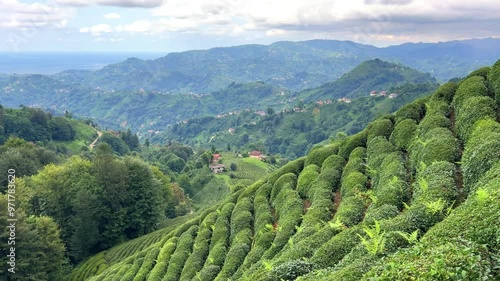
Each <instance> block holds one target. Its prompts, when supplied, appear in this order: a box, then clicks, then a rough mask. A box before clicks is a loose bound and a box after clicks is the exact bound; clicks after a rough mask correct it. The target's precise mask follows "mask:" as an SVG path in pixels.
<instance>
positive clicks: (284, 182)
mask: <svg viewBox="0 0 500 281" xmlns="http://www.w3.org/2000/svg"><path fill="white" fill-rule="evenodd" d="M296 182H297V176H296V175H295V174H294V173H287V174H284V175H282V176H281V177H280V178H279V179H278V180H277V181H276V182H275V183H274V185H273V189H272V190H271V202H272V201H274V200H275V199H276V196H278V194H279V193H280V191H281V190H282V189H283V188H290V189H295V185H296Z"/></svg>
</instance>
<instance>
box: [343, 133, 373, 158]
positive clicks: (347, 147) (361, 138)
mask: <svg viewBox="0 0 500 281" xmlns="http://www.w3.org/2000/svg"><path fill="white" fill-rule="evenodd" d="M366 138H367V133H366V131H362V132H359V133H357V134H355V135H353V136H350V137H349V138H347V139H345V140H344V141H342V144H341V145H340V147H339V155H340V156H342V157H344V159H348V157H349V155H350V154H351V152H352V151H353V150H354V149H355V148H357V147H358V146H361V147H363V146H365V145H366Z"/></svg>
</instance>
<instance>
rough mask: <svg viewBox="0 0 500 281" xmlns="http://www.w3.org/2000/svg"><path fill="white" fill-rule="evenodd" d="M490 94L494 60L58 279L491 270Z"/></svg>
mask: <svg viewBox="0 0 500 281" xmlns="http://www.w3.org/2000/svg"><path fill="white" fill-rule="evenodd" d="M499 104H500V61H498V62H497V63H496V64H495V65H494V66H493V67H492V68H491V70H490V69H489V68H484V69H481V70H478V71H476V72H474V73H472V74H471V75H470V76H469V77H468V78H466V79H464V80H462V81H460V82H459V83H458V84H455V83H447V84H444V85H442V86H441V87H440V88H439V89H438V90H437V91H436V92H435V93H434V94H433V95H431V96H429V97H426V98H424V99H419V100H417V101H415V102H412V103H410V104H408V105H406V106H404V107H403V108H401V109H400V110H398V111H397V112H396V113H395V114H393V115H387V116H384V117H381V118H379V119H377V120H375V121H373V122H371V123H370V124H369V125H368V126H367V127H366V128H365V129H364V130H363V131H361V132H360V133H358V134H356V135H352V136H350V137H347V138H345V139H343V140H339V141H335V142H333V143H331V144H329V145H326V146H324V147H318V148H316V149H314V150H312V151H311V152H310V153H309V154H308V155H307V156H306V157H303V158H299V159H297V160H295V161H293V162H290V163H289V164H287V165H286V166H284V167H282V168H281V169H279V170H277V171H275V172H274V173H272V174H271V175H270V176H265V177H262V178H261V179H260V180H259V181H257V182H255V183H254V184H252V185H250V186H247V187H246V188H243V189H238V190H235V191H234V192H233V193H232V194H231V195H230V196H228V197H227V199H226V200H224V202H221V203H220V204H218V205H214V206H213V207H211V208H209V209H207V210H206V211H204V212H201V213H199V214H198V215H197V216H196V217H195V218H193V219H191V220H189V221H187V222H185V223H184V224H182V225H181V226H179V227H177V228H175V230H172V231H168V233H165V234H163V236H162V238H161V240H160V239H159V238H156V239H151V241H150V242H147V240H144V242H143V246H141V248H140V249H143V250H140V249H137V248H135V249H137V250H134V248H133V247H132V244H130V245H131V246H130V249H123V250H124V251H127V254H126V255H121V256H120V257H121V258H120V259H118V260H114V259H107V258H105V255H103V254H101V255H100V257H99V256H95V257H94V258H92V259H90V260H89V261H88V262H86V263H83V264H82V265H81V266H80V267H78V268H76V269H75V270H74V271H73V273H72V275H71V276H70V278H69V280H92V281H96V280H203V281H205V280H228V279H230V280H252V281H256V280H302V281H304V280H498V279H499V278H500V271H499V258H498V257H499V254H500V244H499V241H500V236H499V234H500V233H499V232H498V229H497V228H498V223H499V222H500V212H499V209H500V208H499V207H500V206H499V202H500V190H499V188H498V187H499V186H500V181H499V177H498V175H499V174H500V123H498V120H499V115H500V114H499V113H500V112H499V110H498V106H499ZM143 239H146V238H143ZM127 247H128V246H127ZM92 276H93V277H92Z"/></svg>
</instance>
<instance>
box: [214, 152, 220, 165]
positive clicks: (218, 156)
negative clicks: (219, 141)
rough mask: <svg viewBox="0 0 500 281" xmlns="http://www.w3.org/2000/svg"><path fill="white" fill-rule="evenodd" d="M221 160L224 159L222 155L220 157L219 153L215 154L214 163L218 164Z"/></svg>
mask: <svg viewBox="0 0 500 281" xmlns="http://www.w3.org/2000/svg"><path fill="white" fill-rule="evenodd" d="M221 158H222V155H220V154H219V153H216V154H213V155H212V163H217V162H218V161H219V160H220V159H221Z"/></svg>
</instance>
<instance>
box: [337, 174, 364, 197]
mask: <svg viewBox="0 0 500 281" xmlns="http://www.w3.org/2000/svg"><path fill="white" fill-rule="evenodd" d="M367 183H368V177H367V176H366V175H364V174H363V173H360V172H353V173H350V174H349V175H347V176H345V177H343V178H342V185H341V187H340V192H341V193H342V196H343V197H345V196H349V195H354V194H357V193H359V192H363V191H365V190H366V184H367Z"/></svg>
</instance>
